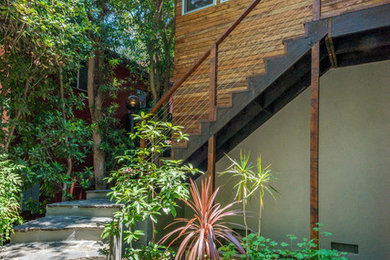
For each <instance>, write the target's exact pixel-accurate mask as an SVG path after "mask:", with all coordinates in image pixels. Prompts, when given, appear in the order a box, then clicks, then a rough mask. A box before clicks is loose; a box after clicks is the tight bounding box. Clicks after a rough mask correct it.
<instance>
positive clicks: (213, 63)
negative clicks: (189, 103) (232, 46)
mask: <svg viewBox="0 0 390 260" xmlns="http://www.w3.org/2000/svg"><path fill="white" fill-rule="evenodd" d="M217 73H218V45H217V44H214V46H213V48H212V49H211V53H210V89H209V120H210V121H215V120H216V105H217Z"/></svg>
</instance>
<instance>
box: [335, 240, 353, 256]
mask: <svg viewBox="0 0 390 260" xmlns="http://www.w3.org/2000/svg"><path fill="white" fill-rule="evenodd" d="M330 247H331V249H332V250H337V251H341V252H346V253H352V254H359V246H358V245H353V244H345V243H337V242H330Z"/></svg>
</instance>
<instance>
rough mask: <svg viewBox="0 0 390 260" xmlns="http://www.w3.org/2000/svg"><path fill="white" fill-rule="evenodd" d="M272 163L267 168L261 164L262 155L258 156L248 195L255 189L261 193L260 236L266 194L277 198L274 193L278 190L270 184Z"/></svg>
mask: <svg viewBox="0 0 390 260" xmlns="http://www.w3.org/2000/svg"><path fill="white" fill-rule="evenodd" d="M270 167H271V164H268V165H267V166H266V167H265V168H263V167H262V164H261V156H259V158H257V171H256V172H254V173H253V175H252V178H253V179H252V180H251V181H252V183H253V184H252V187H251V192H250V193H249V195H248V196H251V195H252V194H253V193H254V192H255V191H257V190H258V191H259V195H260V208H259V231H258V236H261V220H262V215H263V209H264V195H265V193H266V192H268V193H269V194H270V195H271V196H272V198H273V199H274V200H276V198H275V195H274V193H278V191H277V190H276V189H275V188H274V187H273V186H272V185H271V184H270V182H271V181H272V180H273V179H274V178H273V176H272V173H271V168H270Z"/></svg>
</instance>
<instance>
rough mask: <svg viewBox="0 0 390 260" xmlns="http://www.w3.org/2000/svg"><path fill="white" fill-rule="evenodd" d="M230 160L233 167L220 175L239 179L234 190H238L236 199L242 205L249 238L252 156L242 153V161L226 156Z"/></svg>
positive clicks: (246, 234) (252, 176)
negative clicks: (248, 204) (248, 208)
mask: <svg viewBox="0 0 390 260" xmlns="http://www.w3.org/2000/svg"><path fill="white" fill-rule="evenodd" d="M225 156H226V157H227V158H228V159H229V160H230V162H231V165H230V166H229V167H228V168H227V169H226V170H225V171H224V172H222V173H220V175H221V176H222V175H224V174H226V173H229V174H231V175H232V177H238V179H239V181H238V182H237V184H236V185H234V188H235V189H236V190H237V192H236V195H235V199H236V200H238V201H240V202H241V203H242V212H243V215H244V226H245V236H248V224H247V221H246V204H247V203H248V198H249V195H250V193H251V182H252V181H253V179H254V173H253V171H252V169H253V165H252V164H251V163H250V162H249V158H250V154H248V155H246V154H245V153H243V152H242V151H240V160H239V161H236V160H234V159H232V158H231V157H229V155H227V154H225Z"/></svg>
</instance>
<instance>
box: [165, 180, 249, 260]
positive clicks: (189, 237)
mask: <svg viewBox="0 0 390 260" xmlns="http://www.w3.org/2000/svg"><path fill="white" fill-rule="evenodd" d="M190 181H191V188H190V191H191V196H192V200H193V201H186V200H183V201H184V202H185V203H186V204H187V205H188V206H189V207H190V208H191V209H192V210H193V211H194V217H193V218H191V219H186V218H177V219H175V221H174V222H173V223H171V224H170V225H168V226H167V227H166V228H168V227H170V226H172V225H175V224H178V223H180V224H183V226H181V227H178V228H176V229H175V230H173V231H171V232H169V233H168V234H167V235H166V236H164V237H163V238H162V239H161V241H160V242H162V243H165V242H166V241H167V240H168V239H169V238H170V237H172V236H173V235H176V237H175V238H174V239H173V240H172V241H171V242H170V244H169V245H168V247H167V248H169V247H170V246H171V245H172V244H173V243H174V242H176V241H177V240H178V239H180V238H182V242H181V244H180V246H179V249H178V251H177V254H176V258H175V260H178V259H181V258H182V257H183V255H184V253H185V252H188V253H187V256H188V258H187V259H190V260H195V259H196V260H198V259H200V260H203V259H205V256H207V259H211V260H213V259H215V260H216V259H220V258H219V254H218V249H217V243H218V244H219V245H222V243H221V239H225V240H227V241H229V242H231V243H233V244H234V245H235V247H236V248H237V250H238V251H239V252H240V253H241V254H246V252H245V250H244V248H243V247H242V246H241V244H240V239H239V236H238V234H237V233H236V232H234V231H233V230H232V229H231V228H230V227H227V226H226V224H227V223H226V222H224V218H225V217H228V216H237V215H239V214H240V211H238V210H230V208H231V207H232V206H233V205H234V204H235V203H236V202H233V203H230V204H229V205H227V206H225V207H222V206H221V204H220V203H215V197H216V196H217V193H218V191H219V188H217V189H216V190H215V191H214V192H213V193H212V194H211V192H210V191H211V185H210V184H211V182H210V180H209V179H207V180H206V181H204V182H203V181H202V186H201V193H199V190H198V186H197V185H196V184H195V183H194V182H193V181H192V180H190Z"/></svg>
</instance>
